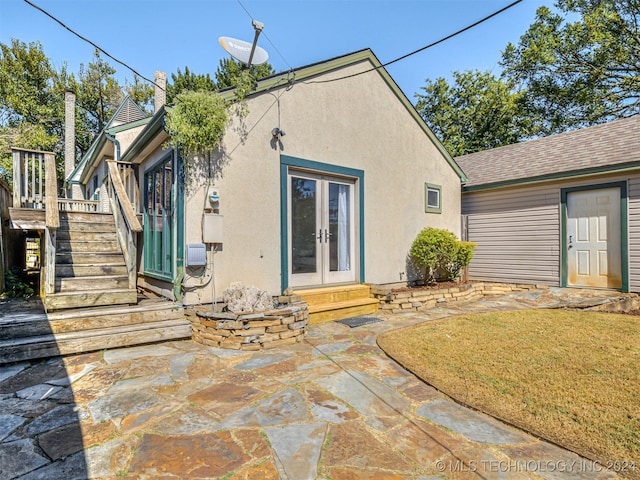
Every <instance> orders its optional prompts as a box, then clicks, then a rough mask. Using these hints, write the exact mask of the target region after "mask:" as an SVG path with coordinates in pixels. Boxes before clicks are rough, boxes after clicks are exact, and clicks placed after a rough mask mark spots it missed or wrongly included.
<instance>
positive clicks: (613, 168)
mask: <svg viewBox="0 0 640 480" xmlns="http://www.w3.org/2000/svg"><path fill="white" fill-rule="evenodd" d="M639 169H640V160H637V161H633V162H627V163H618V164H614V165H604V166H601V167H594V168H587V169H582V170H571V171H568V172H558V173H552V174H547V175H539V176H536V177H526V178H515V179H512V180H504V181H501V182H491V183H484V184H480V185H469V186H463V187H462V193H471V192H479V191H484V190H495V189H499V188H508V187H515V186H521V185H530V184H534V183H544V182H553V181H557V180H565V179H573V178H582V177H590V176H594V175H603V174H607V173H625V172H631V171H634V170H639Z"/></svg>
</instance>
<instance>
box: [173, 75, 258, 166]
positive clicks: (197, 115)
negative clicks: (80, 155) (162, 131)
mask: <svg viewBox="0 0 640 480" xmlns="http://www.w3.org/2000/svg"><path fill="white" fill-rule="evenodd" d="M235 80H236V85H235V86H234V87H235V90H234V93H235V96H234V97H233V98H232V99H230V100H225V99H224V97H223V96H222V95H220V93H218V92H210V91H191V90H187V91H184V92H181V93H179V94H178V95H177V96H176V98H175V104H174V106H173V107H171V108H168V109H167V114H166V120H165V126H166V130H167V132H168V133H169V135H170V138H169V140H168V141H167V142H166V144H165V148H176V149H179V150H180V152H181V155H182V157H183V158H185V159H187V158H190V157H193V156H194V155H199V156H202V157H206V156H209V155H210V154H211V152H212V151H214V150H216V149H217V148H218V147H219V145H220V143H221V142H222V139H223V138H224V134H225V131H226V128H227V126H228V125H229V123H230V116H231V114H232V113H234V112H235V113H236V114H237V115H238V116H240V118H244V117H245V116H246V115H247V114H248V113H249V110H248V107H247V104H246V97H247V95H249V93H251V91H252V90H254V89H255V87H256V81H255V78H254V77H253V76H252V75H251V73H250V72H249V71H248V70H243V71H241V73H240V75H238V76H237V77H236V79H235ZM188 165H189V162H187V163H186V164H185V169H186V170H185V174H186V173H187V170H188Z"/></svg>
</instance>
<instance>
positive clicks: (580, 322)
mask: <svg viewBox="0 0 640 480" xmlns="http://www.w3.org/2000/svg"><path fill="white" fill-rule="evenodd" d="M378 343H379V344H380V347H381V348H383V349H384V350H385V351H386V352H387V353H388V354H389V355H390V356H391V357H393V358H394V359H396V360H397V361H398V362H400V363H401V364H402V365H404V366H405V367H406V368H407V369H409V370H410V371H412V372H414V373H415V374H416V375H417V376H418V377H420V378H422V379H423V380H424V381H425V382H427V383H429V384H431V385H433V386H434V387H436V388H437V389H439V390H440V391H442V392H444V393H445V394H447V395H449V396H451V397H452V398H454V399H456V400H458V401H460V402H461V403H464V404H467V405H470V406H472V407H474V408H477V409H478V410H481V411H483V412H486V413H488V414H490V415H493V416H495V417H497V418H500V419H503V420H505V421H507V422H509V423H512V424H514V425H517V426H519V427H521V428H522V429H524V430H526V431H529V432H531V433H534V434H536V435H539V436H541V437H543V438H546V439H548V440H551V441H553V442H556V443H558V444H560V445H563V446H565V447H567V448H569V449H571V450H573V451H575V452H577V453H580V454H582V455H584V456H586V457H588V458H592V459H594V460H595V459H597V460H599V461H601V462H602V464H603V465H604V464H607V462H611V461H621V462H625V461H626V462H632V461H635V462H636V467H635V471H634V470H633V468H628V469H627V470H628V471H627V472H620V473H621V474H623V475H624V476H627V477H630V478H640V400H639V399H640V317H638V316H633V315H621V314H609V313H594V312H584V311H567V310H528V311H507V312H496V313H489V314H480V315H468V316H460V317H452V318H447V319H442V320H437V321H432V322H426V323H422V324H420V325H416V326H414V327H410V328H406V329H402V330H398V331H393V332H389V333H387V334H384V335H382V336H381V337H380V338H379V339H378Z"/></svg>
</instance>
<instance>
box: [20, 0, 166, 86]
mask: <svg viewBox="0 0 640 480" xmlns="http://www.w3.org/2000/svg"><path fill="white" fill-rule="evenodd" d="M24 1H25V3H27V4H29V5H31V6H32V7H33V8H35V9H36V10H39V11H40V12H42V13H44V14H45V15H46V16H47V17H49V18H50V19H52V20H53V21H55V22H56V23H58V24H60V25H61V26H62V27H64V28H65V29H66V30H68V31H70V32H71V33H73V34H74V35H75V36H76V37H78V38H80V39H81V40H83V41H85V42H87V43H88V44H89V45H91V46H92V47H94V48H95V49H96V50H98V51H100V52H102V53H104V54H105V55H106V56H107V57H109V58H110V59H111V60H113V61H114V62H117V63H119V64H120V65H122V66H123V67H125V68H128V69H129V70H131V71H132V72H133V73H134V74H135V75H137V76H138V77H140V78H142V79H143V80H146V81H147V82H149V83H151V84H152V85H155V86H156V87H158V88H159V89H160V90H162V91H166V90H165V89H164V88H163V87H162V86H160V85H158V84H157V83H156V82H154V81H153V80H150V79H148V78H147V77H145V76H144V75H142V74H140V73H139V72H137V71H136V70H135V69H133V68H132V67H130V66H129V65H127V64H126V63H124V62H123V61H121V60H118V59H117V58H116V57H114V56H113V55H111V54H109V53H107V52H106V51H105V50H104V49H103V48H102V47H100V46H98V45H96V44H95V43H93V42H92V41H91V40H89V39H88V38H86V37H83V36H82V35H80V34H79V33H78V32H76V31H75V30H73V29H72V28H70V27H68V26H67V25H65V24H64V23H63V22H61V21H60V20H58V19H57V18H56V17H54V16H53V15H51V14H50V13H49V12H47V11H46V10H44V9H42V8H41V7H39V6H38V5H36V4H35V3H32V2H30V1H29V0H24Z"/></svg>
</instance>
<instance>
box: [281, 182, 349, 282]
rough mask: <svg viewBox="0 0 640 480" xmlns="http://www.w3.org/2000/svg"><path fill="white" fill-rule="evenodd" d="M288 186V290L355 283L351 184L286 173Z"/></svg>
mask: <svg viewBox="0 0 640 480" xmlns="http://www.w3.org/2000/svg"><path fill="white" fill-rule="evenodd" d="M288 187H289V192H288V193H289V245H290V251H289V265H290V272H289V273H290V277H291V282H290V283H291V285H292V286H294V287H299V286H313V285H322V284H329V283H344V282H353V281H355V279H356V275H355V266H354V258H355V257H354V251H355V237H356V235H355V230H354V220H353V219H354V212H355V207H354V188H355V183H354V182H353V181H349V180H344V181H343V180H339V179H333V178H329V177H323V176H319V175H313V174H307V173H292V174H290V175H289V185H288Z"/></svg>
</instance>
